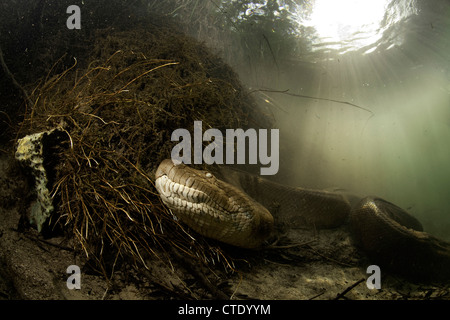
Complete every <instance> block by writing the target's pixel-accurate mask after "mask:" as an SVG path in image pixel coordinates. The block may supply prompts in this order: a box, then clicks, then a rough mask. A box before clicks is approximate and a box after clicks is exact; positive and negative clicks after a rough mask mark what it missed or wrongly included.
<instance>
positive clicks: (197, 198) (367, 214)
mask: <svg viewBox="0 0 450 320" xmlns="http://www.w3.org/2000/svg"><path fill="white" fill-rule="evenodd" d="M155 186H156V189H157V190H158V192H159V194H160V196H161V199H162V201H163V202H164V203H165V204H166V206H167V207H168V208H170V209H171V210H172V212H173V213H174V214H175V215H176V217H177V218H179V219H180V220H181V221H182V222H183V223H185V224H186V225H188V226H189V227H190V228H191V229H193V230H194V231H196V232H198V233H199V234H201V235H203V236H206V237H209V238H212V239H216V240H219V241H221V242H224V243H227V244H231V245H234V246H238V247H242V248H259V247H261V246H263V245H264V242H265V241H266V240H267V239H268V238H269V237H270V236H271V235H272V234H273V232H274V230H275V225H278V224H286V225H289V226H292V225H294V224H295V225H298V226H302V227H313V228H317V229H324V228H327V229H328V228H337V227H340V226H343V225H347V226H349V229H350V230H351V233H352V236H353V238H354V239H355V241H356V243H357V244H358V246H359V247H361V248H362V249H363V251H364V252H365V253H366V254H367V256H368V257H369V259H371V260H372V261H373V263H374V264H377V265H379V266H380V267H382V268H386V269H389V270H393V271H394V272H397V273H399V274H401V275H404V276H407V277H411V278H414V279H416V280H432V281H435V280H438V281H448V280H450V243H448V242H445V241H443V240H440V239H438V238H436V237H434V236H432V235H430V234H428V233H426V232H424V231H423V229H422V225H421V223H420V222H419V221H418V220H417V219H416V218H414V217H413V216H411V215H410V214H408V213H407V212H406V211H404V210H403V209H401V208H399V207H397V206H396V205H394V204H392V203H390V202H388V201H386V200H383V199H381V198H377V197H364V198H360V197H356V196H353V195H347V194H340V193H337V192H327V191H322V190H309V189H304V188H294V187H291V186H286V185H282V184H278V183H275V182H272V181H269V180H266V179H263V178H261V177H259V176H255V175H251V174H248V173H245V172H241V171H236V170H232V169H227V168H226V167H219V168H218V169H216V170H215V171H214V173H213V172H210V171H205V170H197V169H194V168H192V167H189V166H186V165H184V164H178V165H175V164H174V163H173V162H172V160H170V159H166V160H164V161H162V162H161V164H160V165H159V167H158V169H157V171H156V174H155ZM274 217H275V219H274Z"/></svg>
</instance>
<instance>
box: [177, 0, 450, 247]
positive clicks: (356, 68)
mask: <svg viewBox="0 0 450 320" xmlns="http://www.w3.org/2000/svg"><path fill="white" fill-rule="evenodd" d="M203 10H204V11H203V12H204V13H205V12H208V10H210V11H213V12H218V14H219V15H220V16H221V17H222V20H221V23H218V21H219V20H220V19H219V18H214V19H212V18H211V17H210V19H207V17H204V21H209V25H208V26H209V28H210V29H209V30H210V31H209V32H205V25H204V24H202V23H199V22H198V21H203V20H202V19H201V17H198V16H196V18H197V20H194V19H193V18H192V20H191V21H192V23H191V25H192V30H190V32H191V33H192V34H193V35H195V36H197V37H199V38H200V39H202V40H204V41H206V42H207V43H208V44H209V45H210V46H212V47H214V48H216V49H217V50H218V52H219V53H221V54H222V55H223V56H224V57H225V59H227V60H228V61H229V62H230V63H231V64H232V65H233V66H234V67H235V68H236V70H237V72H238V73H240V76H241V78H242V79H243V81H244V82H246V83H247V84H248V85H249V86H250V87H252V88H255V89H270V90H280V91H285V90H288V93H292V94H296V95H304V96H310V97H317V98H320V99H330V100H339V101H341V102H349V103H351V104H354V105H357V106H359V107H361V108H364V109H368V110H370V112H368V111H366V110H363V109H361V108H357V107H355V106H352V105H349V104H346V103H339V102H336V101H327V100H319V99H312V98H300V97H295V96H292V95H287V94H283V93H275V92H260V93H257V94H255V96H257V97H258V98H259V101H260V102H261V104H262V106H263V108H264V110H265V111H266V112H270V113H273V115H274V117H275V119H276V123H275V127H277V128H280V143H281V158H280V162H281V164H282V168H281V169H280V173H279V174H280V176H282V177H284V178H286V179H289V181H288V182H289V183H290V184H294V185H300V186H306V187H314V188H328V187H339V188H343V189H346V190H350V191H353V192H357V193H360V194H362V195H365V194H367V195H378V196H381V197H383V198H385V199H387V200H390V201H392V202H394V203H396V204H397V205H399V206H401V207H403V208H404V209H407V210H408V212H410V213H412V214H413V215H415V216H417V217H418V218H419V219H420V220H421V221H422V223H423V224H424V227H425V229H426V230H427V231H429V232H430V233H432V234H434V235H437V236H439V237H442V238H446V239H450V213H449V210H448V208H449V207H450V194H449V190H450V169H449V167H448V164H449V162H450V3H448V2H446V1H441V0H432V1H424V0H422V1H400V0H397V1H384V0H373V1H350V0H346V1H327V0H317V1H255V2H248V1H224V2H223V3H222V4H220V1H216V2H214V5H210V6H208V5H205V6H204V7H203ZM182 12H183V10H182V9H179V11H178V13H179V14H180V16H182ZM187 12H189V11H187ZM185 13H186V11H185ZM192 15H194V16H195V13H192V12H190V14H189V15H187V16H186V15H185V19H189V17H192ZM188 21H189V20H188ZM196 21H197V23H195V22H196ZM202 28H203V29H202ZM212 31H214V32H212ZM236 38H238V39H239V41H236Z"/></svg>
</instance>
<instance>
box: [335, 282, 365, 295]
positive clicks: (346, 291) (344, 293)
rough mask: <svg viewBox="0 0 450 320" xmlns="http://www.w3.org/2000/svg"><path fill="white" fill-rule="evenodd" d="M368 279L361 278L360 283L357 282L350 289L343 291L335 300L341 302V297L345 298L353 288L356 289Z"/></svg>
mask: <svg viewBox="0 0 450 320" xmlns="http://www.w3.org/2000/svg"><path fill="white" fill-rule="evenodd" d="M365 280H366V279H364V278H361V279H359V280H358V281H356V282H355V283H354V284H352V285H351V286H350V287H348V288H347V289H345V290H344V291H342V292H341V293H339V294H338V295H337V296H336V298H334V300H339V299H340V298H341V297H343V296H345V295H346V294H347V293H348V292H349V291H350V290H352V289H353V288H355V287H356V286H357V285H358V284H360V283H361V282H363V281H365Z"/></svg>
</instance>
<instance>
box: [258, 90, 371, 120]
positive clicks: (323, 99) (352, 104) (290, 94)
mask: <svg viewBox="0 0 450 320" xmlns="http://www.w3.org/2000/svg"><path fill="white" fill-rule="evenodd" d="M288 91H289V89H287V90H269V89H257V90H253V91H251V92H250V93H254V92H269V93H282V94H285V95H288V96H293V97H297V98H305V99H314V100H322V101H330V102H336V103H342V104H347V105H349V106H352V107H355V108H358V109H361V110H364V111H367V112H370V113H371V114H372V115H373V112H372V111H371V110H369V109H366V108H363V107H361V106H358V105H357V104H354V103H351V102H348V101H342V100H335V99H328V98H319V97H314V96H307V95H303V94H297V93H291V92H288Z"/></svg>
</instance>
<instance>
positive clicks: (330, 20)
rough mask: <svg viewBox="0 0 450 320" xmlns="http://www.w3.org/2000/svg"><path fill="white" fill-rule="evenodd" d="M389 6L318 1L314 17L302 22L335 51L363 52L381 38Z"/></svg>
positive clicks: (379, 1) (375, 1)
mask: <svg viewBox="0 0 450 320" xmlns="http://www.w3.org/2000/svg"><path fill="white" fill-rule="evenodd" d="M388 3H389V1H388V0H370V1H369V0H339V1H337V0H315V1H314V2H313V3H312V7H311V8H310V9H311V14H310V15H308V16H307V17H301V18H300V19H299V20H300V23H301V24H302V25H304V26H309V27H313V28H314V29H315V30H316V32H317V35H318V37H319V38H320V42H321V43H323V42H327V43H331V44H333V43H335V45H334V47H335V49H341V48H347V47H349V49H350V47H351V48H352V49H359V48H362V47H365V46H368V45H371V44H374V43H376V42H377V41H378V40H379V39H380V38H381V36H382V32H381V31H380V26H381V22H382V20H383V18H384V14H385V10H386V6H387V4H388Z"/></svg>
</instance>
